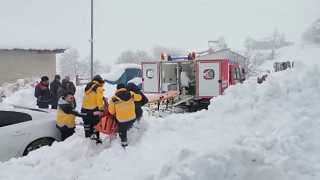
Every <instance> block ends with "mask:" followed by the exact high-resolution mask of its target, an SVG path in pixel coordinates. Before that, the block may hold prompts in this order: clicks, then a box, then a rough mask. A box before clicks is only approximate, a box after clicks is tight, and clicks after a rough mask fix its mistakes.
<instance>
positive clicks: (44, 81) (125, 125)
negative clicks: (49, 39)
mask: <svg viewBox="0 0 320 180" xmlns="http://www.w3.org/2000/svg"><path fill="white" fill-rule="evenodd" d="M60 80H61V79H60V76H59V75H56V76H55V77H54V80H53V81H52V82H51V83H50V84H49V78H48V77H46V76H44V77H42V78H41V81H40V83H39V84H37V85H36V86H35V94H34V95H35V97H36V98H37V105H38V107H39V108H49V104H51V108H52V109H57V123H56V126H57V128H58V129H59V130H60V132H61V140H62V141H64V140H65V139H67V138H68V137H70V136H72V135H73V134H74V133H75V127H76V121H75V117H76V116H77V117H81V118H82V119H83V124H84V132H85V137H86V138H91V139H93V140H95V141H96V142H97V143H102V141H101V138H100V132H99V131H97V130H96V129H95V128H94V127H95V126H96V125H97V124H98V123H99V122H100V120H101V118H102V117H103V115H104V111H105V107H106V106H108V108H107V109H108V113H109V114H110V115H112V116H114V119H115V122H116V123H117V125H118V134H119V137H120V139H121V145H122V146H123V147H126V146H127V145H128V140H127V132H128V130H129V129H130V128H132V126H133V123H134V122H135V121H140V120H141V118H142V115H143V111H142V106H144V105H145V104H146V103H147V102H148V98H147V97H146V96H145V95H144V94H143V93H142V92H141V90H140V89H139V88H138V86H137V85H135V84H134V83H128V84H127V85H125V84H118V85H117V91H116V92H115V94H114V95H113V96H112V97H111V98H110V102H109V104H108V100H107V99H106V98H105V97H104V95H103V92H104V89H103V86H104V83H105V81H104V80H103V79H102V77H101V76H100V75H96V76H94V77H93V79H92V80H91V82H89V83H88V84H87V85H86V87H85V90H84V97H83V100H82V106H81V112H78V111H76V109H75V108H76V101H75V98H74V94H75V92H76V88H75V86H74V84H73V83H72V82H71V81H70V78H69V77H68V76H67V77H65V78H64V79H63V80H62V82H61V83H60Z"/></svg>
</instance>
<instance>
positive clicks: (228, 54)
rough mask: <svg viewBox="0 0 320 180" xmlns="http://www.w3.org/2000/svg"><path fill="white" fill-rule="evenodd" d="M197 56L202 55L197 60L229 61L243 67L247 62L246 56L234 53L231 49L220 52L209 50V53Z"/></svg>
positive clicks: (204, 52) (205, 52)
mask: <svg viewBox="0 0 320 180" xmlns="http://www.w3.org/2000/svg"><path fill="white" fill-rule="evenodd" d="M196 54H201V56H198V57H196V58H195V59H196V60H198V59H201V60H213V59H229V60H230V61H232V62H235V63H239V64H240V65H243V64H244V62H245V61H246V58H245V57H244V56H242V55H240V54H238V53H236V52H233V51H231V50H230V49H222V50H218V51H214V50H212V49H209V50H207V51H203V52H198V53H196Z"/></svg>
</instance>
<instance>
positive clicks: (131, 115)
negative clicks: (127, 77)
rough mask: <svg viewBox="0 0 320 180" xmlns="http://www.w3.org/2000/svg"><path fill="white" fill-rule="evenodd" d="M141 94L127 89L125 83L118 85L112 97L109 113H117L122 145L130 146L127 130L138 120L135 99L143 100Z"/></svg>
mask: <svg viewBox="0 0 320 180" xmlns="http://www.w3.org/2000/svg"><path fill="white" fill-rule="evenodd" d="M141 99H142V97H141V95H140V94H135V93H134V92H132V91H127V89H126V88H125V85H124V84H118V85H117V91H116V93H115V95H113V96H112V97H111V101H110V104H109V113H110V114H111V115H115V116H116V119H117V123H118V129H119V136H120V139H121V145H122V147H124V148H125V147H126V146H128V144H129V143H128V140H127V132H128V130H129V129H130V127H132V124H133V123H134V121H135V120H136V113H135V105H134V101H141Z"/></svg>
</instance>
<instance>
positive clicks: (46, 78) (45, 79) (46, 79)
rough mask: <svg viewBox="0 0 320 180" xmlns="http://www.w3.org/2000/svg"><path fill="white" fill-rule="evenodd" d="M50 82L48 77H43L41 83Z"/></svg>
mask: <svg viewBox="0 0 320 180" xmlns="http://www.w3.org/2000/svg"><path fill="white" fill-rule="evenodd" d="M48 80H49V78H48V76H42V77H41V82H43V81H48Z"/></svg>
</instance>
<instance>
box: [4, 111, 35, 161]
mask: <svg viewBox="0 0 320 180" xmlns="http://www.w3.org/2000/svg"><path fill="white" fill-rule="evenodd" d="M32 126H33V124H32V117H31V116H30V115H29V114H26V113H22V112H15V111H1V110H0V137H1V138H0V161H6V160H9V159H11V158H14V157H16V156H17V155H18V152H19V151H20V149H21V147H23V145H24V144H25V141H26V140H27V138H28V136H29V135H30V132H31V130H32Z"/></svg>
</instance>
